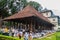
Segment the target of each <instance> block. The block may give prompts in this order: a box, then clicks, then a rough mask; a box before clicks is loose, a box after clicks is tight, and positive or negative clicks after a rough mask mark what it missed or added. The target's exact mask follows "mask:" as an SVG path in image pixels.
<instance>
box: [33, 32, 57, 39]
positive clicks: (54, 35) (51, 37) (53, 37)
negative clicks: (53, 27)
mask: <svg viewBox="0 0 60 40" xmlns="http://www.w3.org/2000/svg"><path fill="white" fill-rule="evenodd" d="M33 40H56V33H54V34H52V35H48V36H46V37H43V38H37V39H33Z"/></svg>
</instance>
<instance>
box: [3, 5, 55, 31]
mask: <svg viewBox="0 0 60 40" xmlns="http://www.w3.org/2000/svg"><path fill="white" fill-rule="evenodd" d="M3 20H4V21H9V22H13V24H15V22H16V23H17V26H16V27H17V28H19V29H21V28H22V29H25V30H29V31H33V32H34V31H35V30H51V29H53V27H54V25H53V24H52V23H50V21H49V20H48V19H47V18H46V17H44V16H43V15H42V14H41V13H39V12H38V11H37V10H35V9H34V8H33V7H32V6H30V5H28V6H27V7H25V8H24V9H23V10H22V11H19V12H18V13H15V14H14V15H12V16H9V17H7V18H4V19H3ZM14 26H15V25H14Z"/></svg>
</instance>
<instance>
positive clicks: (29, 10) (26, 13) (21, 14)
mask: <svg viewBox="0 0 60 40" xmlns="http://www.w3.org/2000/svg"><path fill="white" fill-rule="evenodd" d="M30 16H37V17H39V18H41V19H43V20H45V21H47V22H49V20H48V19H47V18H46V17H44V16H43V15H42V14H41V13H39V12H38V11H37V10H35V9H34V8H33V7H32V6H29V5H28V6H27V7H25V8H24V9H23V10H22V11H19V12H18V13H16V14H14V15H12V16H10V17H7V18H5V19H4V20H11V19H16V18H24V17H30Z"/></svg>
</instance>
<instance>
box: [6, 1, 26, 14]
mask: <svg viewBox="0 0 60 40" xmlns="http://www.w3.org/2000/svg"><path fill="white" fill-rule="evenodd" d="M7 5H8V10H9V9H11V13H12V14H14V13H16V12H18V11H20V10H22V9H23V8H24V7H25V6H26V5H27V1H26V0H9V1H7Z"/></svg>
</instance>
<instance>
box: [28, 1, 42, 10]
mask: <svg viewBox="0 0 60 40" xmlns="http://www.w3.org/2000/svg"><path fill="white" fill-rule="evenodd" d="M28 4H29V5H31V6H33V7H34V8H35V9H36V10H38V9H39V8H40V9H42V6H41V5H40V4H39V3H37V2H34V1H30V2H29V3H28Z"/></svg>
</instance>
